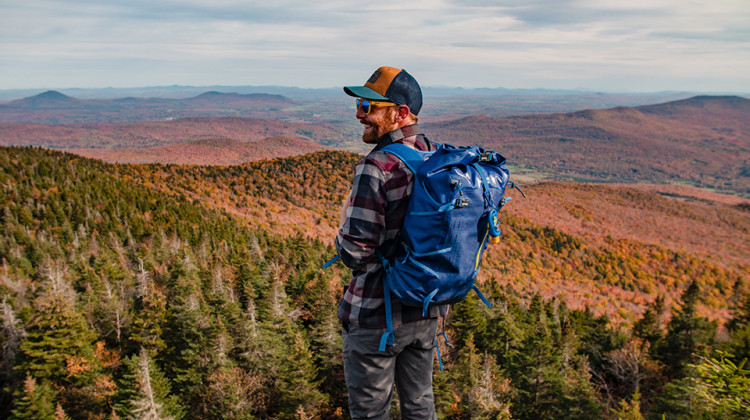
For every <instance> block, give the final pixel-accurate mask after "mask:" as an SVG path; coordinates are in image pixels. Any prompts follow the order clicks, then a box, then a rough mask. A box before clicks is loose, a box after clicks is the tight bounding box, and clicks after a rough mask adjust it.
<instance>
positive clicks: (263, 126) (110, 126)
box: [0, 117, 341, 152]
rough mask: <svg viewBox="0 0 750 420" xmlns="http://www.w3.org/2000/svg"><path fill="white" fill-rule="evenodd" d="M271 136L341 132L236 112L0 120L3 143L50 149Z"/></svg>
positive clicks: (320, 137)
mask: <svg viewBox="0 0 750 420" xmlns="http://www.w3.org/2000/svg"><path fill="white" fill-rule="evenodd" d="M272 136H289V137H296V138H300V139H302V140H310V141H315V142H316V143H321V144H325V143H326V142H327V141H331V139H339V138H340V136H341V133H340V132H338V131H337V130H336V129H335V128H334V127H332V126H330V125H325V124H309V123H295V122H282V121H276V120H268V119H260V118H237V117H222V118H205V117H194V118H182V119H178V120H169V121H144V122H127V123H92V124H70V125H54V124H31V123H0V145H6V146H10V145H13V146H41V147H45V148H50V149H81V148H142V147H153V146H164V145H168V144H174V143H183V142H187V141H190V140H194V139H198V138H216V137H227V138H232V139H235V140H240V141H254V140H262V139H264V138H267V137H272ZM316 150H317V149H316ZM303 152H304V151H303Z"/></svg>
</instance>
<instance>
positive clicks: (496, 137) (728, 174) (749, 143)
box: [425, 97, 750, 194]
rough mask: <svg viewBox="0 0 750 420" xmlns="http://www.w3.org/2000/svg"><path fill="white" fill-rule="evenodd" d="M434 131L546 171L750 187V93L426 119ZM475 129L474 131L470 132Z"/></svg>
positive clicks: (740, 190)
mask: <svg viewBox="0 0 750 420" xmlns="http://www.w3.org/2000/svg"><path fill="white" fill-rule="evenodd" d="M425 130H426V131H427V132H428V133H430V134H432V137H433V138H435V139H437V140H438V141H442V142H445V143H453V144H457V145H465V144H481V145H483V146H484V147H486V148H490V149H495V150H499V151H501V152H502V153H503V154H504V155H505V156H506V157H508V159H509V162H510V163H511V164H512V165H514V166H515V167H520V168H524V169H531V170H533V171H534V172H537V173H541V176H544V177H554V178H557V179H563V180H564V179H566V178H567V179H573V180H590V181H599V182H601V181H606V182H651V183H684V184H690V185H695V186H699V187H702V188H713V189H718V190H723V191H733V192H737V193H742V194H750V160H748V156H750V100H748V99H744V98H739V97H695V98H691V99H686V100H682V101H676V102H671V103H666V104H661V105H653V106H646V107H635V108H624V107H620V108H613V109H607V110H589V111H579V112H573V113H566V114H549V115H527V116H520V117H508V118H491V117H483V116H472V117H468V118H464V119H460V120H456V121H450V122H441V123H434V124H426V125H425ZM467 134H469V135H467Z"/></svg>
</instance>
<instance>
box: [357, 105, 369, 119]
mask: <svg viewBox="0 0 750 420" xmlns="http://www.w3.org/2000/svg"><path fill="white" fill-rule="evenodd" d="M365 115H367V114H365V112H364V111H362V106H361V105H360V106H358V107H357V118H358V119H362V118H364V117H365Z"/></svg>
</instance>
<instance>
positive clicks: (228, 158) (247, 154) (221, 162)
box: [68, 136, 328, 166]
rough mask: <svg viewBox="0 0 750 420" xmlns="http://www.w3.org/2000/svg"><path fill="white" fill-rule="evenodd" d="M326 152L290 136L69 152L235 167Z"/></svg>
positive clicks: (121, 160) (126, 160)
mask: <svg viewBox="0 0 750 420" xmlns="http://www.w3.org/2000/svg"><path fill="white" fill-rule="evenodd" d="M325 149H328V148H327V147H326V146H323V145H320V144H318V143H313V142H311V141H308V140H300V139H298V138H294V137H287V136H274V137H268V138H265V139H262V140H254V141H249V142H243V141H239V140H233V139H229V138H201V139H196V140H191V141H189V142H187V143H178V144H170V145H167V146H155V147H144V148H133V149H130V148H122V149H70V150H68V152H70V153H74V154H77V155H81V156H85V157H89V158H94V159H100V160H103V161H105V162H111V163H164V164H177V165H218V166H227V165H239V164H241V163H245V162H251V161H256V160H262V159H274V158H283V157H289V156H296V155H300V154H305V153H312V152H316V151H319V150H325Z"/></svg>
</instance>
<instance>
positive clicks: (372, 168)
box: [335, 124, 447, 328]
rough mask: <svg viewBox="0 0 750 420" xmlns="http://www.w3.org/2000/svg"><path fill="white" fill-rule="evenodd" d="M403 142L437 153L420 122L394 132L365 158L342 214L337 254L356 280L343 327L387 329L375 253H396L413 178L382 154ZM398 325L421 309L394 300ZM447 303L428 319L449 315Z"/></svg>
mask: <svg viewBox="0 0 750 420" xmlns="http://www.w3.org/2000/svg"><path fill="white" fill-rule="evenodd" d="M395 142H399V143H403V144H405V145H407V146H410V147H413V148H415V149H417V150H435V148H436V147H435V144H434V143H432V142H431V141H429V140H428V139H427V137H425V135H424V134H423V133H422V132H421V130H420V129H419V126H417V125H416V124H414V125H409V126H406V127H402V128H400V129H397V130H394V131H392V132H390V133H388V134H386V135H385V136H383V137H382V138H381V139H380V142H379V143H378V145H377V146H376V147H375V148H374V149H373V150H372V151H371V152H370V153H369V154H368V155H367V156H365V157H364V158H363V159H362V160H360V161H359V162H358V163H357V165H356V167H355V172H354V182H353V185H352V191H351V193H350V194H349V198H348V199H347V201H346V203H345V204H344V209H343V210H342V222H341V226H340V228H339V232H338V235H337V236H336V240H335V243H336V250H337V252H338V254H339V256H340V257H341V260H342V261H343V262H344V264H345V265H346V266H347V267H349V268H351V269H352V276H353V278H352V280H351V282H350V283H349V286H348V287H347V288H345V290H344V297H343V299H342V300H341V304H340V305H339V310H338V317H339V319H340V320H341V322H342V323H345V324H351V325H355V326H358V327H361V328H385V327H386V321H385V301H384V299H383V273H384V270H383V265H382V264H381V262H380V259H379V258H378V257H377V255H376V253H375V251H376V250H379V251H380V252H381V253H382V254H383V256H385V257H386V258H387V259H391V258H393V257H394V256H395V255H396V252H397V250H398V236H399V232H400V231H401V226H402V225H403V223H404V218H405V217H406V209H407V207H408V205H409V197H410V196H411V191H412V188H413V186H414V182H413V179H414V174H413V173H412V172H411V170H410V169H409V168H408V167H407V166H406V165H405V164H404V163H403V162H402V161H401V160H400V159H399V158H397V157H396V156H394V155H393V154H391V153H388V152H384V151H381V150H380V149H382V148H383V147H385V146H386V145H388V144H390V143H395ZM391 307H392V315H393V325H399V324H403V323H406V322H412V321H417V320H420V319H424V318H423V317H422V308H418V307H413V306H406V305H402V304H401V303H400V302H398V301H396V300H392V301H391ZM446 312H447V305H443V306H433V307H430V310H429V314H428V316H427V317H428V318H434V317H437V316H444V315H445V314H446Z"/></svg>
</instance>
